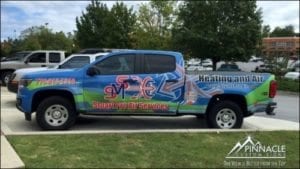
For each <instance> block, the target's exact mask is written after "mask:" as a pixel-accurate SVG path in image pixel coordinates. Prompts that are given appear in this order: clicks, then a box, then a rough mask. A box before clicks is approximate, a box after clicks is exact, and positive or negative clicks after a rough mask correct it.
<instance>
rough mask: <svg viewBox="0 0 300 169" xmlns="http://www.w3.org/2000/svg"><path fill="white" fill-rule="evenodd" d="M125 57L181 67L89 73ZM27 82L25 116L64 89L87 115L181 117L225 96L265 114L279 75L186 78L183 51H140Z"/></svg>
mask: <svg viewBox="0 0 300 169" xmlns="http://www.w3.org/2000/svg"><path fill="white" fill-rule="evenodd" d="M121 54H122V55H124V54H130V55H134V56H135V58H141V57H142V56H143V55H144V54H151V56H152V57H159V56H161V55H168V56H172V57H174V58H175V64H176V65H174V66H175V67H174V70H173V71H170V72H163V73H155V72H154V73H144V72H143V73H133V74H116V75H101V74H99V75H96V76H89V75H87V73H86V72H87V70H88V68H89V67H91V66H95V65H96V64H97V63H99V62H101V61H103V60H105V59H107V58H110V57H114V56H118V55H121ZM158 64H159V63H158ZM141 70H142V69H141ZM22 80H23V81H26V82H25V83H26V84H24V82H23V83H21V84H20V87H19V92H18V96H17V98H18V108H19V109H20V110H22V111H23V112H25V113H32V112H34V111H35V108H34V106H33V104H34V103H33V100H34V97H35V96H36V95H37V94H38V93H41V92H45V91H55V92H56V93H57V92H59V91H61V92H62V91H65V92H69V93H71V94H72V96H73V98H74V102H75V105H76V109H77V111H79V112H82V113H86V114H99V115H100V114H158V115H162V114H164V115H179V114H204V113H205V112H206V110H207V107H208V104H209V102H210V101H211V99H212V98H213V97H215V96H219V95H226V94H233V95H239V96H242V97H244V98H245V100H246V106H247V112H250V113H254V112H262V111H265V110H266V109H267V106H268V105H269V104H270V103H272V102H273V101H272V98H270V97H269V86H270V83H271V81H273V80H274V75H271V74H267V73H264V74H257V73H246V72H213V71H211V72H201V73H200V74H198V75H186V74H185V70H184V60H183V57H182V55H181V54H180V53H177V52H165V51H140V50H137V51H127V52H121V53H112V54H109V55H107V56H105V57H103V58H101V59H99V60H97V61H96V62H94V63H92V64H91V65H87V66H85V67H83V68H80V69H75V70H55V71H49V70H48V71H43V72H37V73H32V74H27V75H25V76H24V77H23V79H22Z"/></svg>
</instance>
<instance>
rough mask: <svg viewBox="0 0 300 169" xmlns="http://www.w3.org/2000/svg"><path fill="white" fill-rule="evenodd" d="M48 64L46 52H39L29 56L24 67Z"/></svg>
mask: <svg viewBox="0 0 300 169" xmlns="http://www.w3.org/2000/svg"><path fill="white" fill-rule="evenodd" d="M45 66H46V53H45V52H37V53H33V54H31V55H30V56H28V57H27V58H26V60H25V66H24V67H45Z"/></svg>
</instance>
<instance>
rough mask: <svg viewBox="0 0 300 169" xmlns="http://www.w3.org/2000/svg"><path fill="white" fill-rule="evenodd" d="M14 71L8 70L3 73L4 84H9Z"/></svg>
mask: <svg viewBox="0 0 300 169" xmlns="http://www.w3.org/2000/svg"><path fill="white" fill-rule="evenodd" d="M12 73H13V72H11V71H7V72H4V73H3V74H2V75H1V81H2V84H3V86H6V85H7V84H8V82H9V80H10V77H11V75H12Z"/></svg>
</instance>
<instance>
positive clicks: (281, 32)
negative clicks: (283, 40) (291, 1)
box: [270, 25, 296, 37]
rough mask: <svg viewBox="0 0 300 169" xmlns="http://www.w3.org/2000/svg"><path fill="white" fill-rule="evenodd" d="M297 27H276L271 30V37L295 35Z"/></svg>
mask: <svg viewBox="0 0 300 169" xmlns="http://www.w3.org/2000/svg"><path fill="white" fill-rule="evenodd" d="M295 35H296V34H295V29H294V26H293V25H287V26H285V27H284V28H280V27H275V29H274V30H273V31H272V32H271V34H270V37H288V36H295Z"/></svg>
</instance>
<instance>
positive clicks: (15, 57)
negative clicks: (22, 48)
mask: <svg viewBox="0 0 300 169" xmlns="http://www.w3.org/2000/svg"><path fill="white" fill-rule="evenodd" d="M29 53H30V52H17V53H15V54H14V55H12V56H11V57H7V58H5V59H3V60H2V61H14V60H15V61H18V60H20V61H21V60H23V59H24V57H25V56H27V55H28V54H29Z"/></svg>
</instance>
